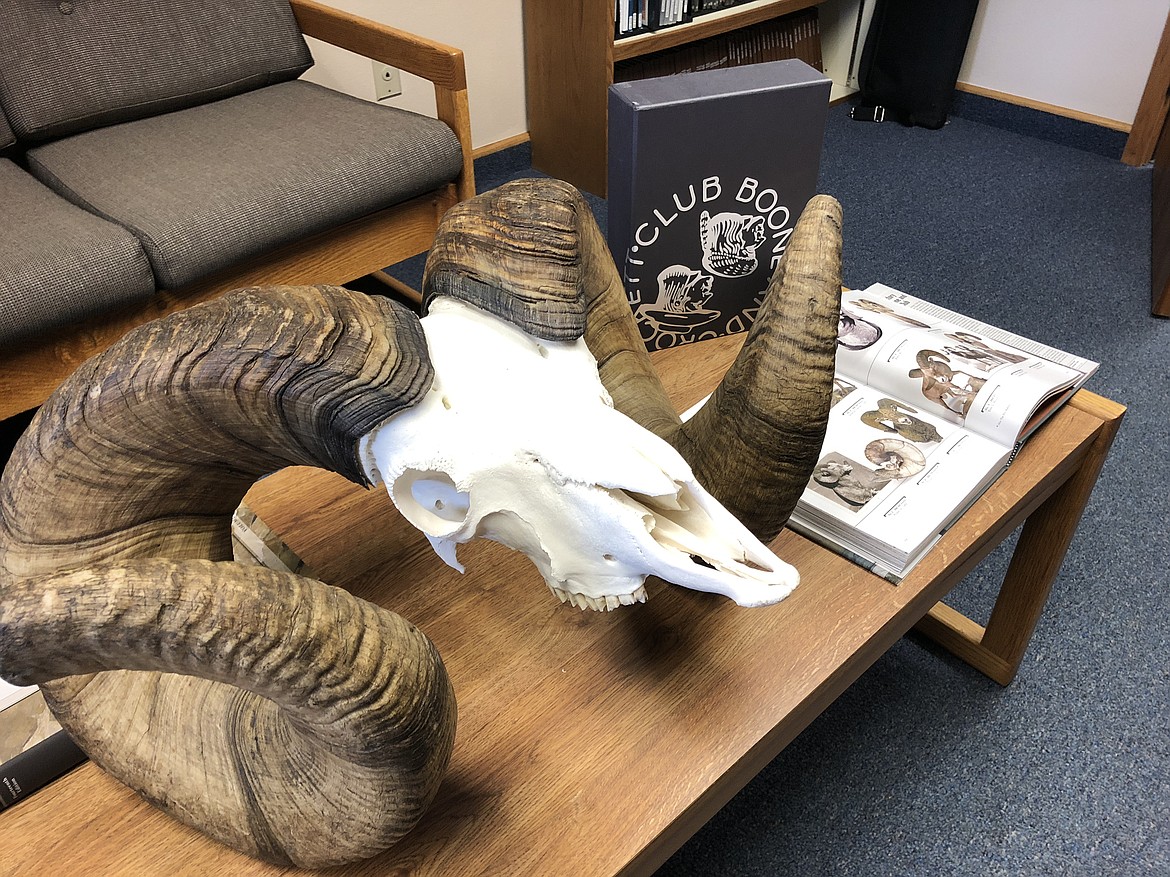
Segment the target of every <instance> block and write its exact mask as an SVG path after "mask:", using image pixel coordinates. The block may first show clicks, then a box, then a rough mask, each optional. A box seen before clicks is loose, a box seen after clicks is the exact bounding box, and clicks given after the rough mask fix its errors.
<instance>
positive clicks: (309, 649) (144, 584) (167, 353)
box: [0, 287, 455, 867]
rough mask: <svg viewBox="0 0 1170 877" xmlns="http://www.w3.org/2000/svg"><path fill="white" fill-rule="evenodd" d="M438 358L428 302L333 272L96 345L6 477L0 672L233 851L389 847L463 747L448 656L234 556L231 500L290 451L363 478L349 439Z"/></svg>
mask: <svg viewBox="0 0 1170 877" xmlns="http://www.w3.org/2000/svg"><path fill="white" fill-rule="evenodd" d="M432 380H433V372H432V370H431V365H430V362H429V359H428V358H427V354H426V346H425V341H424V339H423V336H422V331H421V327H420V326H419V324H418V320H417V318H415V317H414V316H413V315H412V314H410V313H409V312H408V311H406V310H405V309H403V308H400V307H398V306H395V305H392V304H390V303H389V302H386V301H385V300H377V299H371V298H367V297H365V296H360V295H357V294H354V293H350V292H348V291H346V290H342V289H335V288H329V287H315V288H294V287H288V288H272V289H266V290H242V291H239V292H236V293H233V294H231V295H229V296H227V297H225V298H223V299H220V300H218V301H216V302H212V303H209V304H206V305H200V306H197V307H195V308H191V309H190V310H188V311H184V312H182V313H180V314H176V315H175V316H173V317H170V318H168V319H166V320H162V321H158V322H155V323H152V324H149V325H147V326H144V327H141V328H140V329H138V330H136V331H135V332H133V333H131V334H130V335H128V336H127V337H125V338H124V339H123V340H122V341H121V342H119V343H118V344H117V345H115V346H114V347H112V348H111V349H110V350H108V351H107V352H106V353H105V354H102V355H101V356H99V357H96V358H95V359H93V360H91V361H90V362H88V363H87V364H85V365H84V366H82V367H81V369H79V370H78V371H77V372H76V373H75V374H74V375H73V376H72V377H71V378H70V379H69V380H68V381H67V382H66V383H65V384H64V385H62V387H61V388H60V389H59V390H58V392H57V393H56V394H55V395H54V396H53V397H52V399H51V400H50V401H49V402H48V403H46V405H45V406H44V407H43V408H42V409H41V411H40V412H39V413H38V415H37V417H36V418H35V420H34V422H33V424H32V426H31V427H30V429H29V431H28V432H27V433H26V434H25V436H24V437H23V438H22V439H21V441H20V442H19V443H18V446H17V448H16V450H15V451H14V454H13V457H12V459H11V461H10V463H9V465H8V467H7V468H6V470H5V472H4V475H3V478H2V479H0V506H2V509H3V519H2V521H0V670H2V673H3V675H4V677H5V678H8V679H10V680H13V681H16V682H19V683H39V684H40V685H41V687H42V689H43V691H44V693H45V697H46V700H47V701H48V703H49V705H50V707H51V708H52V710H53V712H54V713H55V714H56V716H57V717H58V718H59V720H60V721H61V723H62V725H63V726H64V727H65V728H66V729H67V730H68V731H69V732H70V733H71V734H72V735H73V736H74V737H75V739H77V740H78V742H79V743H80V744H81V745H82V747H83V748H84V749H85V750H86V751H87V753H88V754H89V755H90V757H91V758H92V759H93V760H94V761H95V762H96V763H98V764H99V765H100V766H101V767H103V768H104V769H105V770H107V771H108V772H109V773H111V774H112V775H114V776H115V777H117V778H118V779H120V780H122V781H123V782H125V783H126V784H127V785H129V786H131V787H133V788H135V789H136V790H138V791H139V792H141V793H142V794H143V795H144V796H145V797H146V798H147V799H148V800H150V801H152V802H153V803H155V804H157V805H158V806H159V807H161V808H162V809H164V810H166V811H168V812H169V813H171V814H172V815H174V816H176V817H178V818H179V819H181V820H183V821H185V822H187V823H188V824H191V825H193V826H195V827H196V828H199V829H201V830H202V831H204V832H206V833H208V834H209V835H211V836H212V837H215V838H216V839H218V840H220V841H222V842H224V843H227V844H229V845H231V846H233V847H236V848H237V849H240V850H243V851H244V852H247V853H249V854H252V855H256V856H259V857H262V858H265V859H268V860H270V861H273V862H277V863H283V864H288V863H292V864H296V865H300V866H307V867H320V866H325V865H331V864H338V863H341V862H347V861H353V860H355V859H359V858H364V857H366V856H370V855H373V854H374V853H376V852H379V851H380V850H382V849H385V848H386V847H387V846H389V845H390V844H392V843H393V842H394V841H395V840H397V839H398V838H399V837H401V836H402V835H403V834H405V833H406V832H407V831H408V830H409V829H410V828H411V827H412V826H413V825H414V824H415V822H417V820H418V818H419V817H420V816H421V814H422V812H423V811H424V810H425V808H426V806H427V805H428V804H429V802H430V801H431V799H432V798H433V796H434V794H435V792H436V791H437V789H438V785H439V782H440V780H441V778H442V775H443V772H444V771H445V769H446V765H447V762H448V759H449V756H450V752H451V748H452V745H453V741H454V733H455V701H454V696H453V693H452V689H451V685H450V682H449V680H448V678H447V675H446V671H445V670H444V668H443V664H442V661H441V660H440V658H439V655H438V653H437V651H436V650H435V649H434V647H433V645H432V644H431V642H430V641H429V640H428V639H427V638H426V637H425V636H424V635H423V634H421V633H420V632H419V631H418V630H417V629H415V628H414V627H413V626H412V625H410V624H409V623H408V622H406V621H404V620H403V619H402V618H400V617H399V616H397V615H395V614H394V613H392V612H389V611H388V610H385V609H381V608H379V607H377V606H374V605H372V604H370V603H367V602H365V601H363V600H360V599H358V598H355V597H353V596H352V595H350V594H348V593H346V592H344V591H341V590H338V589H336V588H332V587H329V586H327V585H323V584H321V583H320V582H316V581H313V580H311V579H306V578H302V577H299V576H296V575H293V574H287V573H277V572H273V571H269V570H265V569H261V568H253V567H245V566H243V565H240V564H236V563H233V562H231V561H230V557H231V539H230V520H231V515H232V512H233V510H234V509H235V508H236V506H237V505H238V503H239V502H240V500H241V499H242V497H243V495H244V493H245V492H246V491H247V489H248V487H249V486H250V485H251V484H252V482H253V481H254V480H255V479H256V478H257V477H259V476H260V475H262V474H265V473H267V472H270V471H273V470H274V469H278V468H281V467H283V466H286V465H293V464H307V465H317V466H323V467H326V468H330V469H333V470H334V471H337V472H340V473H341V474H343V475H345V476H347V477H348V478H350V479H351V480H354V481H359V482H360V481H362V480H363V478H364V476H363V474H362V469H361V467H360V464H359V461H358V458H357V447H356V445H357V441H358V439H359V438H360V437H361V436H362V435H364V434H365V433H367V432H368V431H369V430H370V429H371V428H373V426H375V425H376V424H378V423H380V422H381V421H383V420H385V419H386V418H387V417H389V416H391V415H392V414H393V413H395V412H396V411H398V410H400V409H402V408H405V407H409V406H410V405H412V404H414V403H415V402H416V401H417V400H418V399H419V397H420V396H421V395H422V394H423V393H425V392H426V390H427V389H428V388H429V387H430V385H431V382H432ZM342 825H344V826H345V830H344V831H339V830H338V828H339V827H340V826H342Z"/></svg>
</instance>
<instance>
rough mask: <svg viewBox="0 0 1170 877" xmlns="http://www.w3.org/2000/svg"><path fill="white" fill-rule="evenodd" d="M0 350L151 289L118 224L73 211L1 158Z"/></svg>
mask: <svg viewBox="0 0 1170 877" xmlns="http://www.w3.org/2000/svg"><path fill="white" fill-rule="evenodd" d="M0 203H2V204H3V205H4V233H3V234H0V265H2V266H3V270H0V347H3V346H7V345H9V344H12V343H14V342H17V341H20V340H21V339H23V338H27V337H30V336H33V335H35V334H36V333H37V332H40V331H43V330H46V329H52V328H56V327H58V326H63V325H68V324H70V323H73V322H76V321H78V320H82V319H85V318H86V317H90V316H93V315H94V314H98V313H102V312H104V311H108V310H110V309H112V308H116V307H117V306H118V305H120V304H122V303H124V302H127V301H132V300H135V299H145V298H148V297H149V296H150V295H151V294H152V293H153V292H154V278H153V277H152V276H151V273H150V266H149V265H148V263H147V261H146V254H145V253H143V252H142V248H141V247H140V246H139V245H138V241H137V240H135V239H134V237H133V236H132V235H131V234H129V233H128V232H127V231H125V230H124V229H121V228H119V227H118V226H116V225H113V224H112V223H109V222H106V221H105V220H102V219H100V218H99V217H97V216H92V215H90V214H88V213H86V212H85V211H83V210H79V209H78V208H76V207H74V206H73V205H72V204H70V203H68V202H67V201H64V200H62V199H61V198H59V197H58V196H57V195H55V194H53V193H52V192H50V191H49V190H48V189H46V188H45V187H44V186H42V185H41V184H40V183H38V182H37V181H36V180H35V179H33V178H32V177H31V176H29V175H28V174H27V173H25V172H24V171H22V170H21V169H20V168H18V167H17V166H16V165H15V164H13V163H12V162H11V161H8V160H6V159H0Z"/></svg>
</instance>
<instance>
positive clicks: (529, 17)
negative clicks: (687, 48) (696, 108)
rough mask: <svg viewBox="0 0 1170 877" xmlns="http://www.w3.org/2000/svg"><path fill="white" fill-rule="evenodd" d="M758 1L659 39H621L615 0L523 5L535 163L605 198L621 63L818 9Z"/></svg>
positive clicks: (787, 0)
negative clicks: (610, 112)
mask: <svg viewBox="0 0 1170 877" xmlns="http://www.w3.org/2000/svg"><path fill="white" fill-rule="evenodd" d="M821 2H822V0H753V2H750V3H744V4H742V5H739V6H733V7H731V8H730V9H723V10H720V11H719V12H712V13H708V14H706V15H702V16H699V17H697V18H695V19H694V21H691V22H688V23H686V24H680V25H676V26H675V27H670V28H666V29H664V30H659V31H656V32H653V33H642V34H636V35H634V36H630V37H624V38H623V39H620V40H616V41H615V40H614V34H613V31H614V27H613V2H612V0H524V53H525V70H526V75H525V79H526V83H525V84H526V90H527V101H528V133H529V137H530V138H531V141H532V164H533V166H534V167H535V168H537V169H538V170H541V171H543V172H544V173H546V174H550V175H551V176H554V177H559V178H561V179H563V180H568V181H569V182H570V183H573V184H574V185H575V186H577V187H578V188H581V189H584V190H586V191H589V192H593V193H594V194H597V195H602V196H604V195H605V190H606V183H605V177H606V134H607V119H606V97H607V91H608V89H609V86H610V85H612V84H613V81H614V64H615V63H619V62H621V61H628V60H631V59H634V58H640V57H643V56H645V55H650V54H653V53H654V52H659V51H663V50H665V49H672V48H677V47H679V46H684V45H687V44H689V43H693V42H696V41H698V40H703V39H707V38H709V37H714V36H718V35H720V34H725V33H729V32H731V31H735V30H738V29H740V28H744V27H749V26H751V25H755V24H760V23H762V22H766V21H770V20H772V19H774V18H779V17H780V16H782V15H787V14H789V13H792V12H797V11H800V10H802V9H808V8H810V7H813V6H817V5H819V4H820V3H821Z"/></svg>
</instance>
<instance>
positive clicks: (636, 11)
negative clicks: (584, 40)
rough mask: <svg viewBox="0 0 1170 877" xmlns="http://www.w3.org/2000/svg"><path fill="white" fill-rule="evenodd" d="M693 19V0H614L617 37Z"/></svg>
mask: <svg viewBox="0 0 1170 877" xmlns="http://www.w3.org/2000/svg"><path fill="white" fill-rule="evenodd" d="M690 20H691V0H614V12H613V35H614V38H615V39H621V38H622V37H629V36H633V35H634V34H639V33H645V32H646V31H653V30H662V29H664V28H668V27H674V26H675V25H676V24H684V23H686V22H688V21H690Z"/></svg>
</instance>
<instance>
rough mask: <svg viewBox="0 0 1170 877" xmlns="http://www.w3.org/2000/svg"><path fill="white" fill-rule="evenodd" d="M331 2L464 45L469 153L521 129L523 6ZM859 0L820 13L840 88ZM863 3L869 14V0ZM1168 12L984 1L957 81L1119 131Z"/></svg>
mask: <svg viewBox="0 0 1170 877" xmlns="http://www.w3.org/2000/svg"><path fill="white" fill-rule="evenodd" d="M329 2H331V4H332V5H334V6H337V7H338V8H341V9H345V10H347V11H349V12H353V13H356V14H358V15H364V16H366V17H368V18H372V19H375V20H377V21H381V22H385V23H386V24H390V25H393V26H395V27H400V28H402V29H404V30H408V31H412V32H414V33H418V34H421V35H423V36H427V37H431V38H433V39H436V40H440V41H442V42H445V43H449V44H451V45H454V46H458V47H459V48H461V49H462V50H463V53H464V56H465V58H466V62H467V75H468V91H469V100H470V103H471V130H472V137H473V139H474V143H475V145H476V146H477V147H479V146H487V145H490V144H493V143H496V142H498V141H500V140H505V139H507V138H509V137H514V136H516V135H519V134H523V133H524V132H525V131H526V130H527V121H526V118H525V108H524V33H523V30H524V28H523V22H522V17H521V11H522V0H475V2H466V0H429V2H422V3H420V2H417V0H410V2H407V0H329ZM939 2H944V0H939ZM859 3H860V0H827V2H826V3H825V4H824V5H823V6H822V7H821V28H822V34H823V37H822V39H823V50H824V54H825V61H826V67H827V72H828V73H829V74H830V75H831V76H832V77H833V78H834V80H835V81H836V82H837V83H838V84H839V85H840V86H844V85H845V84H846V78H847V75H848V70H847V67H848V58H849V49H850V46H851V44H852V40H853V28H854V24H855V22H856V10H857V8H858V4H859ZM866 6H867V8H869V9H872V7H873V0H867V2H866ZM1167 12H1170V0H982V2H981V3H980V8H979V13H978V15H977V16H976V19H975V26H974V28H973V30H972V34H971V40H970V42H969V44H968V48H967V54H966V57H965V58H964V61H963V67H962V70H961V72H960V74H959V79H960V81H961V82H966V83H969V84H971V85H974V86H978V87H981V88H985V89H990V90H992V91H996V92H1001V93H1004V94H1008V95H1014V96H1016V97H1018V98H1021V99H1022V100H1023V101H1025V102H1028V101H1030V102H1033V103H1041V104H1048V105H1051V106H1053V107H1059V108H1064V109H1066V110H1068V111H1070V112H1071V114H1073V115H1077V114H1079V115H1082V116H1086V115H1087V116H1095V117H1099V118H1101V119H1106V120H1113V121H1115V122H1117V123H1118V124H1119V125H1120V126H1125V125H1128V124H1129V123H1131V122H1132V121H1133V117H1134V113H1135V112H1136V110H1137V105H1138V101H1139V100H1140V98H1141V94H1142V89H1143V88H1144V87H1145V83H1146V77H1147V76H1148V75H1149V70H1150V65H1151V63H1152V62H1153V58H1154V52H1155V49H1156V48H1157V45H1158V40H1159V38H1160V36H1161V33H1162V27H1163V25H1164V24H1165V22H1166V16H1167ZM313 52H314V55H315V56H316V58H317V66H316V67H314V68H313V70H312V71H310V73H309V75H308V78H310V79H314V80H315V81H318V82H321V83H323V84H327V85H330V86H332V87H334V88H338V89H340V90H342V91H346V92H349V93H350V94H355V95H357V96H359V97H364V98H369V99H372V98H373V96H374V83H373V74H372V72H371V70H370V64H369V62H368V61H366V60H365V59H361V58H358V57H356V56H354V55H350V54H348V53H346V52H341V51H338V50H335V49H333V48H332V47H329V46H323V45H322V44H321V43H316V42H314V43H313ZM840 93H843V89H842V88H840V87H839V88H837V89H835V90H834V95H835V96H836V95H837V94H840ZM388 102H389V103H391V104H393V105H394V106H401V107H405V108H407V109H413V110H418V111H420V112H425V113H429V114H433V113H434V98H433V95H432V92H431V90H430V86H429V84H427V83H425V82H422V81H421V80H418V79H414V78H412V77H408V76H404V77H403V94H402V95H401V96H400V97H397V98H391V99H390V100H389V101H388Z"/></svg>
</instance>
